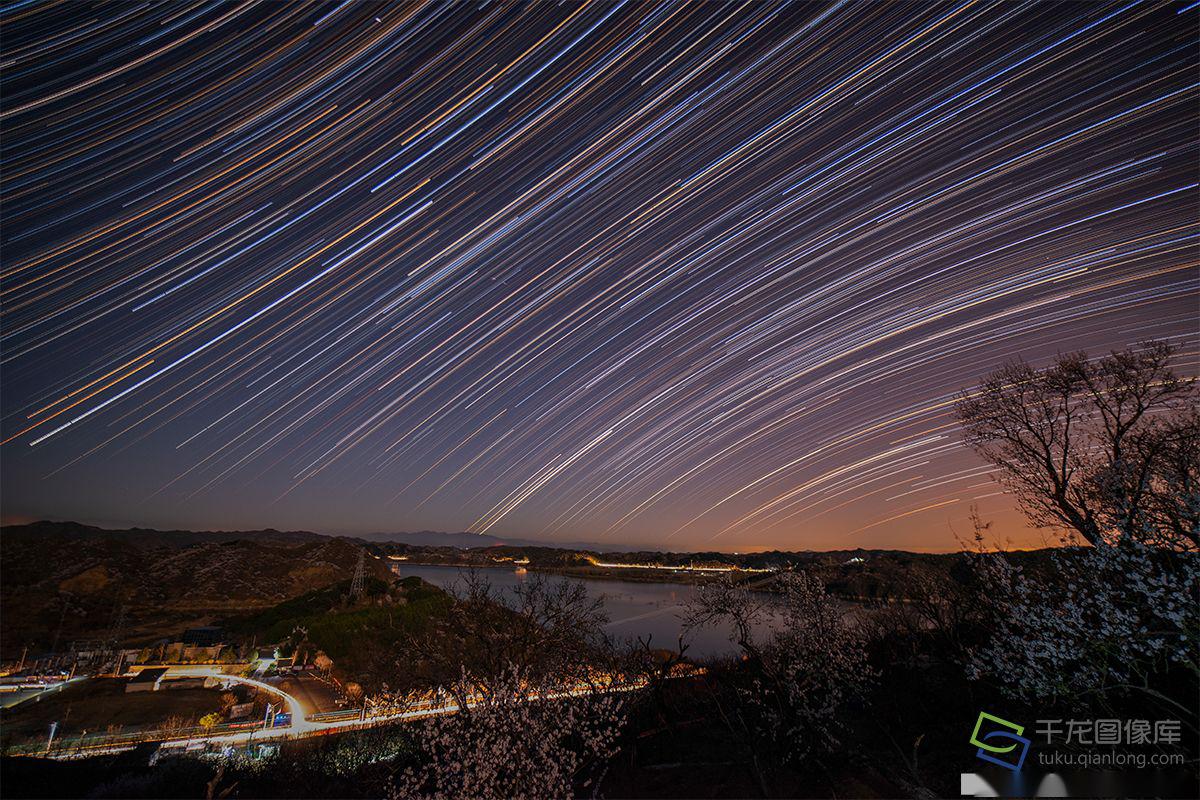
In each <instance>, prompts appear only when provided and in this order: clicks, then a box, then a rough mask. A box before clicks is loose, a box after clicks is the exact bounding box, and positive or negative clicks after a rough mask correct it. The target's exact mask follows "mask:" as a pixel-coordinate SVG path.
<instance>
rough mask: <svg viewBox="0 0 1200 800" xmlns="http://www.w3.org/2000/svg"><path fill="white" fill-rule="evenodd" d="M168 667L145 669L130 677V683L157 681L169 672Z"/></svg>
mask: <svg viewBox="0 0 1200 800" xmlns="http://www.w3.org/2000/svg"><path fill="white" fill-rule="evenodd" d="M167 669H168V668H167V667H153V668H151V669H144V670H142V671H141V672H139V673H138V674H137V675H134V676H133V677H132V678H130V679H129V682H130V683H156V682H157V681H158V679H159V678H161V677H162V676H163V675H165V674H166V672H167Z"/></svg>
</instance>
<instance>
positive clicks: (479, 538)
mask: <svg viewBox="0 0 1200 800" xmlns="http://www.w3.org/2000/svg"><path fill="white" fill-rule="evenodd" d="M351 538H357V539H364V540H366V541H368V542H398V543H400V544H411V545H415V546H417V547H457V548H460V549H463V550H467V549H470V548H473V547H500V546H507V547H557V548H562V549H564V550H592V551H597V552H612V553H615V552H621V553H628V552H632V551H634V550H638V549H640V548H637V547H632V546H630V545H623V544H616V543H612V542H609V543H606V544H600V543H599V542H545V541H536V540H533V539H510V538H503V539H500V538H497V537H495V536H492V535H490V534H486V533H465V532H463V533H445V532H443V531H414V532H406V531H401V532H399V533H360V534H356V535H355V536H353V537H351Z"/></svg>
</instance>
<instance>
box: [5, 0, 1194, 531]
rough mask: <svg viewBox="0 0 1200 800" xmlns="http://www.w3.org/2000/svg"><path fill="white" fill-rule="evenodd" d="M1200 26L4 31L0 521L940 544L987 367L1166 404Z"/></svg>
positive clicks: (654, 13)
mask: <svg viewBox="0 0 1200 800" xmlns="http://www.w3.org/2000/svg"><path fill="white" fill-rule="evenodd" d="M1198 20H1200V8H1197V4H1191V5H1188V4H1185V3H1155V2H1146V3H1128V2H1117V3H1105V2H1093V3H1057V4H1049V3H1022V2H1007V3H983V2H965V3H944V4H939V3H866V4H857V3H846V2H836V3H832V4H808V3H784V4H779V3H765V2H754V3H715V2H713V3H702V2H696V3H677V2H652V1H651V0H644V1H642V2H632V1H627V2H616V3H593V4H575V3H548V2H547V3H476V4H468V3H365V2H342V3H337V4H330V5H308V4H300V3H286V4H285V3H254V2H243V3H199V4H192V5H187V4H182V3H165V4H136V3H113V4H90V3H82V2H68V3H63V2H28V0H27V1H26V2H14V3H10V4H8V5H7V6H5V7H4V8H3V9H2V10H0V24H2V26H3V28H2V31H3V34H2V35H3V63H2V73H0V79H2V98H3V99H2V105H0V125H2V126H3V144H2V166H3V186H4V204H3V219H2V221H3V229H2V235H3V241H2V244H3V281H2V284H0V291H2V299H3V317H2V322H3V328H2V354H0V369H2V370H3V381H4V391H3V398H2V399H3V402H2V410H3V437H2V438H3V439H4V444H3V446H2V448H0V457H2V459H3V464H2V465H3V489H4V501H5V506H6V509H5V512H6V514H7V515H25V516H34V517H41V516H55V517H69V518H76V519H85V520H95V521H109V522H121V523H127V522H134V523H141V524H150V525H157V526H159V527H164V526H169V527H190V528H248V527H266V526H272V527H277V528H305V529H311V530H321V531H331V532H366V531H375V530H381V531H389V530H391V531H394V530H414V529H421V528H432V529H439V530H471V531H474V532H479V533H484V532H487V533H491V534H494V535H499V536H505V535H509V536H521V537H525V538H542V539H546V540H555V539H558V540H563V541H567V540H580V539H585V540H588V541H598V542H605V541H611V542H633V543H643V544H648V545H651V546H654V547H657V548H663V549H666V548H673V549H696V548H705V549H708V548H720V549H728V550H739V549H753V548H763V547H772V548H783V549H804V548H833V547H858V546H862V547H903V548H907V549H935V550H936V549H952V548H953V547H954V546H955V541H954V531H955V530H958V531H960V532H961V531H962V530H963V528H961V527H960V526H961V525H962V524H963V520H965V518H966V516H967V514H968V511H969V508H970V506H971V505H972V504H973V503H976V504H978V505H979V507H980V509H981V511H982V513H983V514H984V515H985V516H987V517H989V518H991V519H994V520H996V521H997V522H998V524H1000V525H1001V529H1002V530H1003V532H1004V533H1005V534H1006V535H1008V536H1009V537H1010V538H1012V539H1013V540H1014V541H1015V542H1016V543H1018V544H1022V543H1024V544H1029V543H1036V542H1037V541H1040V537H1041V534H1040V533H1038V532H1036V531H1031V530H1029V529H1027V528H1026V527H1025V526H1024V523H1023V522H1022V521H1021V518H1020V517H1019V516H1018V515H1016V514H1015V512H1013V511H1012V508H1011V502H1010V501H1009V500H1008V499H1007V498H1006V497H1004V496H1003V495H1002V494H1001V493H1000V491H999V488H998V487H997V485H996V484H995V483H994V482H993V481H992V480H991V479H990V477H989V470H988V468H987V467H985V466H984V464H983V463H982V462H981V461H979V460H978V459H977V458H976V457H975V456H973V455H972V454H971V453H970V452H969V451H967V450H966V448H965V447H964V446H963V445H962V444H961V443H960V441H959V438H958V433H957V429H956V425H955V422H954V420H953V416H952V413H951V403H952V398H953V395H954V393H955V392H956V391H957V390H959V389H961V388H963V387H965V386H968V385H970V384H972V383H974V382H975V381H977V379H978V378H979V377H980V376H981V375H982V374H984V373H986V372H988V371H990V370H991V369H994V368H995V367H997V366H999V365H1000V364H1001V363H1002V362H1003V361H1004V360H1005V359H1006V358H1008V357H1010V356H1013V355H1020V356H1022V357H1024V358H1026V359H1029V360H1030V361H1033V362H1035V363H1039V362H1044V361H1045V360H1046V359H1048V358H1049V357H1051V356H1053V355H1054V354H1055V353H1056V352H1059V351H1063V350H1071V349H1081V348H1082V349H1086V350H1089V351H1091V352H1093V353H1098V352H1102V351H1105V350H1107V349H1110V348H1116V347H1124V346H1126V345H1129V344H1131V343H1134V342H1137V341H1140V340H1143V339H1147V338H1160V339H1167V340H1169V341H1172V342H1174V343H1175V344H1177V345H1179V346H1180V347H1181V348H1182V367H1183V369H1184V371H1186V372H1193V373H1194V372H1195V371H1196V363H1197V351H1198V348H1200V333H1198V330H1197V317H1198V302H1200V274H1198V271H1197V267H1198V261H1197V235H1198V232H1200V231H1198V225H1197V220H1198V217H1197V197H1198V192H1197V184H1198V182H1200V170H1198V168H1197V164H1198V163H1200V148H1198V146H1197V137H1196V132H1197V101H1198V99H1200V83H1198V82H1197V81H1198V80H1200V79H1198V75H1200V70H1198V67H1200V61H1198V53H1200V48H1198V46H1197V45H1198V42H1197V23H1198Z"/></svg>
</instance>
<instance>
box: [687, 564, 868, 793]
mask: <svg viewBox="0 0 1200 800" xmlns="http://www.w3.org/2000/svg"><path fill="white" fill-rule="evenodd" d="M775 588H776V590H777V592H776V593H775V594H774V595H769V594H766V593H764V592H755V591H751V590H749V589H746V588H745V587H744V586H741V585H739V584H737V583H735V582H734V581H732V580H731V579H728V578H724V579H722V580H718V581H714V582H712V583H708V584H705V585H704V586H702V587H701V588H700V590H699V591H697V593H696V595H695V598H694V600H693V601H692V604H691V607H690V609H689V614H688V625H689V626H693V627H694V626H700V625H707V624H711V623H713V622H726V623H731V624H732V626H733V631H732V634H731V636H730V638H731V640H732V641H734V642H735V643H736V644H737V645H738V647H739V648H740V649H741V650H742V652H743V654H744V655H745V657H746V660H747V662H748V663H747V665H746V666H747V668H748V669H747V674H748V675H749V676H750V677H751V681H750V683H749V684H748V685H746V686H745V687H743V688H742V690H741V695H742V701H743V704H744V708H743V709H739V710H738V715H739V716H744V714H749V715H750V716H752V717H754V718H756V720H757V722H756V723H755V724H754V725H753V726H749V727H747V728H746V731H747V733H749V732H751V731H753V732H754V733H755V734H756V735H759V736H761V737H762V742H761V743H762V744H763V746H764V747H765V748H771V749H773V750H775V751H776V752H778V753H779V755H780V756H782V758H783V759H784V760H788V761H793V762H797V761H800V760H801V759H803V758H804V757H806V756H809V755H814V754H815V755H819V754H822V753H827V752H831V751H832V750H834V749H835V748H836V747H837V745H838V739H839V735H840V732H841V730H840V729H841V724H842V719H843V717H844V711H845V709H846V707H847V705H848V704H850V703H851V702H855V701H856V700H857V699H858V698H860V697H861V696H862V694H863V693H864V692H865V691H866V690H867V688H868V687H869V686H870V684H871V682H872V681H873V679H874V673H873V672H872V670H871V668H870V666H869V665H868V663H867V653H866V642H865V640H864V639H863V637H862V631H861V630H860V629H859V628H857V627H856V626H854V625H851V624H849V623H848V621H847V620H846V619H845V618H844V614H843V609H842V608H841V607H840V606H839V604H838V601H837V600H836V599H835V598H833V597H832V596H830V595H829V594H828V593H827V592H826V591H825V585H824V584H823V583H822V582H821V580H820V579H819V578H817V577H816V576H815V575H812V574H809V573H807V572H784V573H781V574H779V575H778V576H777V578H776V579H775ZM743 712H744V713H743ZM756 769H757V767H756ZM761 780H762V777H761V775H760V781H761Z"/></svg>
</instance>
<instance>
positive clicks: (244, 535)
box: [0, 521, 639, 553]
mask: <svg viewBox="0 0 1200 800" xmlns="http://www.w3.org/2000/svg"><path fill="white" fill-rule="evenodd" d="M0 530H3V531H5V532H8V531H13V532H16V531H26V532H29V533H37V534H39V535H43V536H55V537H58V538H65V539H69V540H75V539H82V538H87V539H105V538H107V539H119V540H121V541H130V540H131V539H138V538H141V539H144V540H154V541H155V543H156V544H171V545H174V546H177V547H186V546H189V545H193V544H205V543H207V544H213V543H217V544H219V543H222V542H234V541H244V542H274V543H277V544H302V543H305V542H319V541H323V540H325V539H330V538H344V539H357V540H360V541H363V542H372V543H381V544H382V543H386V542H396V543H399V544H409V545H414V546H417V547H457V548H459V549H462V550H466V549H470V548H473V547H498V546H505V545H506V546H509V547H558V548H562V549H565V550H593V551H597V552H610V553H627V552H632V551H634V550H638V549H639V548H636V547H631V546H628V545H623V544H616V543H606V544H600V543H598V542H546V541H536V540H533V539H509V538H504V539H501V538H498V537H495V536H491V535H489V534H480V533H466V532H460V533H446V532H444V531H413V532H408V531H400V532H398V533H386V532H379V533H358V534H350V535H346V536H338V535H336V534H325V533H314V532H312V531H277V530H275V529H274V528H266V529H263V530H254V531H181V530H171V531H160V530H154V529H153V528H124V529H120V530H116V529H109V528H100V527H96V526H94V525H84V524H81V523H78V522H50V521H41V522H33V523H30V524H28V525H7V526H5V527H4V528H2V529H0Z"/></svg>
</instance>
